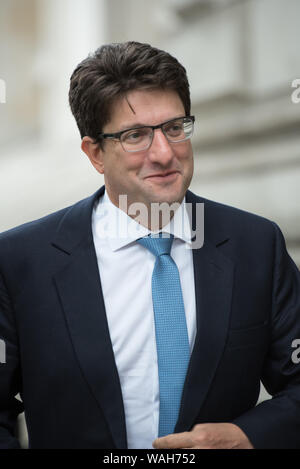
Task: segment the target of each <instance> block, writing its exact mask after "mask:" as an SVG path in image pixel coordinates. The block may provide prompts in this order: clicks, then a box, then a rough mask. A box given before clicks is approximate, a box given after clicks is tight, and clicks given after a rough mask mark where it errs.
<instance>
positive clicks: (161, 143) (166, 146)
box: [148, 129, 174, 166]
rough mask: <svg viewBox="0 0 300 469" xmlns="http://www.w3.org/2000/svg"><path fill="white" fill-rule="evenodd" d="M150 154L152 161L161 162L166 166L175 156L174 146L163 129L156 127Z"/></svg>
mask: <svg viewBox="0 0 300 469" xmlns="http://www.w3.org/2000/svg"><path fill="white" fill-rule="evenodd" d="M148 154H149V159H150V160H151V162H152V163H160V164H161V165H164V166H167V165H168V164H169V163H170V162H171V160H172V159H173V158H174V151H173V148H172V146H171V144H170V143H169V142H168V140H167V137H165V135H164V133H163V131H162V130H161V129H155V131H154V135H153V140H152V145H151V147H150V148H149V153H148Z"/></svg>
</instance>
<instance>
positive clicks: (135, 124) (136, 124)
mask: <svg viewBox="0 0 300 469" xmlns="http://www.w3.org/2000/svg"><path fill="white" fill-rule="evenodd" d="M182 117H186V116H182V115H180V116H176V117H171V118H170V119H167V120H165V121H163V122H161V124H164V123H166V122H169V121H173V120H175V119H181V118H182ZM153 125H154V126H155V125H156V124H153ZM158 125H159V124H158ZM140 127H152V125H151V124H141V123H140V122H133V123H132V124H129V125H122V126H121V127H120V130H119V132H123V131H124V130H131V129H138V128H140Z"/></svg>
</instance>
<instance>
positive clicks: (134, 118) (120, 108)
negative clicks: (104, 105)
mask: <svg viewBox="0 0 300 469" xmlns="http://www.w3.org/2000/svg"><path fill="white" fill-rule="evenodd" d="M184 115H185V111H184V106H183V104H182V101H181V99H180V97H179V95H178V93H176V91H173V90H160V89H159V90H134V91H130V92H129V93H127V94H126V96H124V97H120V98H118V99H117V100H116V101H115V102H114V103H113V105H112V107H111V118H110V121H109V123H108V124H107V125H106V126H105V128H104V131H105V132H113V131H119V130H123V129H128V128H130V127H134V126H135V125H156V124H160V123H161V122H164V121H167V120H169V119H173V118H175V117H181V116H184Z"/></svg>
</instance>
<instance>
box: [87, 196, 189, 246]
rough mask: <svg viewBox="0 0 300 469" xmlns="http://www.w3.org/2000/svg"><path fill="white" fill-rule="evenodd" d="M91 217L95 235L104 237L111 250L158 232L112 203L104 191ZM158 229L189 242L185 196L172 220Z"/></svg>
mask: <svg viewBox="0 0 300 469" xmlns="http://www.w3.org/2000/svg"><path fill="white" fill-rule="evenodd" d="M93 219H94V223H95V229H96V236H97V237H98V238H101V239H106V240H107V242H108V243H109V245H110V248H111V250H112V251H117V250H118V249H121V248H123V247H124V246H127V245H128V244H130V243H133V242H135V241H136V240H137V239H139V238H142V237H144V236H148V235H149V234H150V233H153V234H154V233H158V231H153V232H151V231H150V230H148V228H146V227H145V226H143V225H141V224H139V223H138V222H136V221H135V220H134V219H133V218H131V217H130V216H128V215H127V214H126V213H125V212H124V211H123V210H121V209H119V208H118V207H117V206H116V205H114V204H113V203H112V202H111V200H110V198H109V197H108V194H107V192H106V191H105V192H104V195H103V196H102V197H101V198H100V199H99V203H98V205H97V207H96V208H95V209H94V213H93ZM159 231H162V232H163V233H169V234H172V235H174V238H175V239H176V238H177V239H180V240H181V241H183V242H185V243H189V244H190V243H191V238H192V234H191V226H190V221H189V217H188V212H187V209H186V206H185V198H184V199H183V201H182V203H181V204H180V206H179V207H178V209H177V210H176V212H175V213H174V216H173V218H172V220H171V221H170V222H169V223H168V224H167V225H165V226H164V227H163V229H162V230H159Z"/></svg>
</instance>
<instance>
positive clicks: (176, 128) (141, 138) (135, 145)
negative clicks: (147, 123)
mask: <svg viewBox="0 0 300 469" xmlns="http://www.w3.org/2000/svg"><path fill="white" fill-rule="evenodd" d="M193 127H194V125H193V121H192V119H189V118H186V117H185V118H182V119H176V120H173V121H171V122H166V123H165V124H164V125H162V131H163V133H164V135H165V136H166V138H167V139H168V141H169V142H174V143H176V142H182V141H184V140H187V139H189V138H190V137H191V136H192V133H193ZM153 132H154V130H153V129H151V127H140V128H139V129H134V130H129V131H128V132H124V133H123V134H122V136H121V143H122V146H123V148H124V150H125V151H128V152H133V151H141V150H146V149H147V148H149V147H150V145H151V142H152V138H153Z"/></svg>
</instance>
